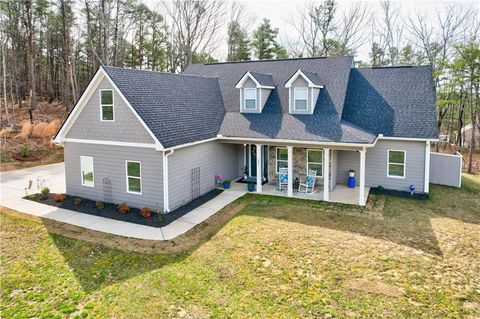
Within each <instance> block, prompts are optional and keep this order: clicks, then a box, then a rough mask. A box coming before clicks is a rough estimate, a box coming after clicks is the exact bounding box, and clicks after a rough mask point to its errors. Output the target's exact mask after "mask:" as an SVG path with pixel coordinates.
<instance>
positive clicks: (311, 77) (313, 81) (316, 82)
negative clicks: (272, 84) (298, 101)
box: [285, 70, 323, 88]
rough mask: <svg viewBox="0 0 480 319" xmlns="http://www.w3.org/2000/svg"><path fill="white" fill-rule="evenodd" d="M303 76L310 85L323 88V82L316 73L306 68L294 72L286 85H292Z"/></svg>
mask: <svg viewBox="0 0 480 319" xmlns="http://www.w3.org/2000/svg"><path fill="white" fill-rule="evenodd" d="M299 76H301V77H302V78H303V79H304V80H306V81H307V82H308V86H309V87H317V88H322V87H323V83H322V81H321V80H320V78H319V77H318V75H317V74H316V73H313V72H308V71H304V70H298V71H297V72H295V74H293V75H292V76H291V77H290V79H289V80H288V81H287V83H285V87H287V88H288V87H291V85H292V83H293V82H294V81H295V80H297V79H298V77H299Z"/></svg>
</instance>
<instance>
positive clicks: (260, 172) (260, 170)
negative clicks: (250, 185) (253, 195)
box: [256, 144, 263, 193]
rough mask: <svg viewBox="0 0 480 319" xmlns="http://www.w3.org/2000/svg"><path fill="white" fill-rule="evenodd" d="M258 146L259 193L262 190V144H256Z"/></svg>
mask: <svg viewBox="0 0 480 319" xmlns="http://www.w3.org/2000/svg"><path fill="white" fill-rule="evenodd" d="M256 147H257V193H261V192H262V161H263V160H262V153H263V152H262V144H256Z"/></svg>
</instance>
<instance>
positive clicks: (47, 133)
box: [43, 119, 60, 137]
mask: <svg viewBox="0 0 480 319" xmlns="http://www.w3.org/2000/svg"><path fill="white" fill-rule="evenodd" d="M59 127H60V120H59V119H56V120H53V121H51V122H50V123H48V125H47V127H45V130H44V131H43V137H53V136H55V134H57V131H58V128H59Z"/></svg>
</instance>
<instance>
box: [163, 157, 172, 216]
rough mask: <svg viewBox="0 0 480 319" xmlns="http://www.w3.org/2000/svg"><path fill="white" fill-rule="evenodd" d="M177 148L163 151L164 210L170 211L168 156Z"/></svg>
mask: <svg viewBox="0 0 480 319" xmlns="http://www.w3.org/2000/svg"><path fill="white" fill-rule="evenodd" d="M173 152H175V150H173V149H172V150H170V151H169V152H168V153H167V151H163V153H162V154H163V156H162V159H163V212H164V213H169V212H170V201H169V190H168V157H169V156H170V155H172V154H173Z"/></svg>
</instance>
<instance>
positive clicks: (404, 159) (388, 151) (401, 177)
mask: <svg viewBox="0 0 480 319" xmlns="http://www.w3.org/2000/svg"><path fill="white" fill-rule="evenodd" d="M390 152H402V153H403V164H402V163H390ZM390 164H393V165H403V176H396V175H390ZM405 176H407V151H405V150H390V149H389V150H387V177H390V178H400V179H405Z"/></svg>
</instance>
